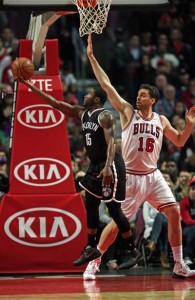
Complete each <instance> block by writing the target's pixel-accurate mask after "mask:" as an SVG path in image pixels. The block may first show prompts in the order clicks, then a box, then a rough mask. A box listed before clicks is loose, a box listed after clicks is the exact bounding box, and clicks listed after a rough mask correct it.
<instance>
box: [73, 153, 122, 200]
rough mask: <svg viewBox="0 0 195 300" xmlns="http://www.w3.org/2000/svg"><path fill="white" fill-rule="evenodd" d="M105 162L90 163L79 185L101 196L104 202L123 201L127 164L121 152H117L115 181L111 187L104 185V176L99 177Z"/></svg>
mask: <svg viewBox="0 0 195 300" xmlns="http://www.w3.org/2000/svg"><path fill="white" fill-rule="evenodd" d="M104 166H105V162H104V163H101V164H99V165H94V164H93V163H90V165H89V168H88V170H87V172H86V175H85V176H84V177H83V178H82V179H81V181H80V182H79V185H80V186H81V187H82V188H83V189H85V190H86V191H87V192H89V193H90V194H92V195H93V196H95V197H97V198H100V199H101V200H102V201H103V202H110V201H112V200H114V201H116V202H123V201H124V200H125V191H126V171H125V164H124V160H123V158H122V156H121V154H119V153H116V155H115V159H114V161H113V163H112V167H111V168H112V172H113V178H114V182H113V183H111V185H110V187H109V188H108V187H103V186H102V178H97V176H98V175H99V173H100V172H101V170H102V169H103V168H104Z"/></svg>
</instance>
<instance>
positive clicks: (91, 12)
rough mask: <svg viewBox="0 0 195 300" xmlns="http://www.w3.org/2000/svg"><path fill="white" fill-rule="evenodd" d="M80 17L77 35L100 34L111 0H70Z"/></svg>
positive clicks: (104, 24)
mask: <svg viewBox="0 0 195 300" xmlns="http://www.w3.org/2000/svg"><path fill="white" fill-rule="evenodd" d="M72 2H73V3H74V4H75V5H76V6H77V9H78V12H79V16H80V27H79V34H80V36H83V35H85V34H90V33H92V32H95V33H98V34H100V33H102V31H103V29H104V27H105V26H106V22H107V18H108V12H109V10H110V5H111V2H112V0H72Z"/></svg>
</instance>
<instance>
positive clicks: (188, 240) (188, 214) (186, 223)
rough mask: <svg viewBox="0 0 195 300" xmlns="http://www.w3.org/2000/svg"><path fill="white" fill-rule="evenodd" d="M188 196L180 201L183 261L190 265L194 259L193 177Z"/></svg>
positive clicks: (194, 183)
mask: <svg viewBox="0 0 195 300" xmlns="http://www.w3.org/2000/svg"><path fill="white" fill-rule="evenodd" d="M188 185H189V194H188V196H187V197H185V198H183V199H182V200H181V201H180V210H181V218H182V224H183V239H184V260H185V263H186V264H191V263H192V260H193V259H194V258H195V243H194V241H195V177H193V178H192V179H191V180H190V181H189V183H188Z"/></svg>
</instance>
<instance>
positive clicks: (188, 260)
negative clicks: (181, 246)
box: [184, 256, 193, 265]
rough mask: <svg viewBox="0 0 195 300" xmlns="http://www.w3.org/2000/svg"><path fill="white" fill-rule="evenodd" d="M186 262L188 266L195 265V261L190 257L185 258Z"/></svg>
mask: <svg viewBox="0 0 195 300" xmlns="http://www.w3.org/2000/svg"><path fill="white" fill-rule="evenodd" d="M184 262H185V264H186V265H191V264H193V261H192V260H191V259H190V258H189V257H188V256H187V257H185V258H184Z"/></svg>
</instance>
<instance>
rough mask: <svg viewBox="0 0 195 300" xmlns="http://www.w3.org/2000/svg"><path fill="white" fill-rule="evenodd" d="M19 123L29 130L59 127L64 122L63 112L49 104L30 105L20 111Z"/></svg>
mask: <svg viewBox="0 0 195 300" xmlns="http://www.w3.org/2000/svg"><path fill="white" fill-rule="evenodd" d="M17 119H18V121H19V122H20V123H21V124H22V125H24V126H26V127H29V128H34V129H48V128H52V127H54V126H58V125H59V124H60V123H61V122H63V120H64V115H63V113H62V112H60V111H58V110H56V109H53V108H51V106H50V105H47V104H36V105H30V106H27V107H25V108H23V109H22V110H20V111H19V113H18V115H17Z"/></svg>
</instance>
